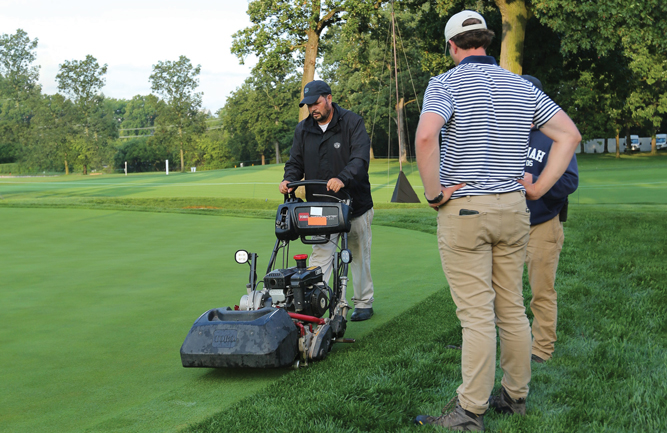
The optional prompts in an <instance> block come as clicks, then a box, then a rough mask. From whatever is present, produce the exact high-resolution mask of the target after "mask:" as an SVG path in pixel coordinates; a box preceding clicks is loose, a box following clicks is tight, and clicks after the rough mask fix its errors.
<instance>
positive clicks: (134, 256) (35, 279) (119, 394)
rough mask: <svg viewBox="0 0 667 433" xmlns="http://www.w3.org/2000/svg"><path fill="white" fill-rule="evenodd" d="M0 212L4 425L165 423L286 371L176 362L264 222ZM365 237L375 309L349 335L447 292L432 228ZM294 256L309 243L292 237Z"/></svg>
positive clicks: (235, 296)
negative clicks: (191, 365) (239, 254)
mask: <svg viewBox="0 0 667 433" xmlns="http://www.w3.org/2000/svg"><path fill="white" fill-rule="evenodd" d="M0 219H1V220H2V221H3V227H4V229H3V230H2V231H0V245H2V248H0V263H2V264H3V271H2V280H0V285H1V289H0V305H2V308H1V309H0V323H2V327H0V344H1V346H2V351H0V366H1V368H0V383H2V384H3V392H2V393H0V425H2V426H3V431H8V432H13V431H16V432H18V431H21V432H22V431H36V430H41V429H43V428H44V427H45V426H48V428H49V430H51V431H68V432H69V431H132V432H137V431H142V432H144V431H175V430H178V429H179V428H181V427H183V426H185V425H186V424H189V423H192V422H195V421H198V420H201V419H203V418H205V417H206V416H208V415H210V414H212V413H214V412H217V411H220V410H221V409H223V408H225V407H227V406H228V405H230V404H232V403H234V402H236V401H238V400H239V399H241V398H243V397H247V396H249V395H251V394H252V393H253V392H255V391H257V390H258V389H260V388H261V387H263V386H265V385H266V384H267V383H269V382H270V381H272V380H274V379H276V378H279V377H280V376H281V375H283V374H290V371H289V370H260V371H257V370H212V369H184V368H182V367H181V365H180V357H179V348H180V345H181V343H182V341H183V339H184V338H185V335H186V334H187V332H188V330H189V328H190V326H191V325H192V323H193V322H194V320H195V319H196V318H197V317H198V316H199V315H200V314H201V313H203V312H204V311H206V310H207V309H209V308H214V307H223V306H227V305H234V304H236V303H238V301H239V299H240V297H241V295H243V294H244V293H245V283H246V282H247V278H248V273H247V270H248V267H247V266H246V265H238V264H236V263H235V262H234V260H233V254H234V252H235V251H236V250H237V249H240V248H245V249H248V250H250V251H252V252H257V253H259V254H260V273H261V271H263V270H264V269H265V267H266V263H267V260H268V258H269V256H270V251H271V248H272V247H273V244H274V241H275V238H274V236H273V222H272V221H270V220H257V219H241V218H226V217H212V216H201V215H186V214H159V213H144V212H118V211H103V210H68V209H20V208H0ZM373 236H374V240H373V277H374V282H375V285H376V301H375V305H374V307H375V311H376V315H375V316H374V318H373V319H372V320H370V321H368V322H363V323H351V324H350V325H349V327H348V332H347V334H346V337H351V338H363V336H364V335H365V334H366V333H367V332H369V331H370V330H371V329H373V328H375V327H377V326H378V325H380V324H382V323H385V322H386V321H388V320H390V319H391V318H393V317H395V316H397V315H398V314H400V313H401V312H403V311H405V310H406V309H407V308H409V307H410V306H411V305H414V304H415V303H416V302H419V301H420V300H422V299H424V298H426V297H427V296H429V295H430V294H432V293H433V292H434V291H436V290H440V289H442V288H443V287H445V280H444V276H443V274H442V271H441V270H440V264H439V259H438V254H437V248H436V241H435V238H434V236H432V235H427V234H423V233H416V232H413V231H406V230H401V229H394V228H389V227H381V226H375V227H374V228H373ZM300 252H306V253H308V252H309V247H306V246H303V245H301V244H300V243H298V242H296V243H293V248H292V249H291V251H290V254H296V253H300ZM350 292H351V290H350ZM350 295H351V293H350ZM340 350H345V347H344V346H338V347H335V348H334V354H335V352H336V351H340ZM325 362H326V361H325Z"/></svg>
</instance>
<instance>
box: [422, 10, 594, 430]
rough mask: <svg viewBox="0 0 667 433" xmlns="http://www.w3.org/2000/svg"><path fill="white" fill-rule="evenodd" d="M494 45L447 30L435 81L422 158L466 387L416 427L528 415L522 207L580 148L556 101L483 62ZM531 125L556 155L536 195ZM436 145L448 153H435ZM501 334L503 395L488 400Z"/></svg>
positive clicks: (454, 27)
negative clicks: (527, 178) (443, 61)
mask: <svg viewBox="0 0 667 433" xmlns="http://www.w3.org/2000/svg"><path fill="white" fill-rule="evenodd" d="M493 36H494V33H493V32H492V31H490V30H488V29H487V28H486V22H485V21H484V18H483V17H482V16H481V15H480V14H478V13H477V12H473V11H463V12H460V13H458V14H456V15H454V16H453V17H452V18H451V19H450V20H449V21H448V22H447V25H446V27H445V37H446V39H447V44H448V50H449V54H450V55H451V56H452V59H453V60H454V64H455V65H457V66H456V67H455V68H453V69H451V70H449V71H448V72H446V73H444V74H442V75H439V76H437V77H433V78H431V81H430V82H429V85H428V88H427V89H426V93H425V95H424V108H423V110H422V114H421V117H420V119H419V126H418V127H417V136H416V140H415V143H416V153H417V164H418V167H419V173H420V175H421V178H422V183H423V184H424V195H425V196H426V199H427V200H428V202H429V205H430V206H431V207H432V208H434V209H435V210H436V211H438V246H439V250H440V257H441V260H442V267H443V270H444V272H445V275H446V277H447V281H448V283H449V287H450V292H451V294H452V298H453V300H454V302H455V303H456V306H457V309H456V314H457V316H458V318H459V320H460V321H461V327H462V328H463V346H462V355H461V370H462V376H463V383H462V384H461V386H459V387H458V389H457V396H456V397H455V398H454V399H452V400H453V402H452V403H454V402H455V404H453V405H452V406H453V410H452V411H451V412H449V413H447V414H445V415H443V416H438V417H431V416H426V415H420V416H418V417H417V418H416V419H415V423H417V424H419V425H421V424H435V425H440V426H444V427H448V428H450V429H453V430H470V431H481V430H484V420H483V415H484V412H486V410H487V408H488V407H489V405H491V406H492V407H493V408H494V409H495V410H497V411H499V412H503V413H519V414H521V415H524V414H525V411H526V406H525V398H526V396H527V395H528V383H529V382H530V357H531V334H530V327H529V323H528V319H527V317H526V312H525V308H524V305H523V295H522V281H521V280H522V275H523V264H524V261H525V257H526V244H527V242H528V233H529V230H530V213H529V211H528V208H527V206H526V198H528V199H529V200H535V199H537V198H539V197H541V196H542V195H543V194H544V193H545V192H546V191H548V190H549V189H550V188H551V186H552V185H553V184H554V183H555V182H556V180H558V178H559V177H560V176H561V175H562V174H563V172H564V171H565V169H566V168H567V166H568V163H569V162H570V159H571V158H572V155H573V154H574V151H575V148H576V146H577V144H578V143H579V141H580V140H581V136H580V135H579V131H578V130H577V128H576V126H575V125H574V123H572V121H571V120H570V118H569V117H568V116H567V114H565V113H564V112H563V111H562V110H561V109H560V107H559V106H558V105H556V104H555V103H554V102H553V101H552V100H551V99H549V97H548V96H546V95H545V94H544V93H543V92H541V91H539V90H538V89H537V88H535V87H534V86H533V85H531V84H530V83H528V82H527V81H526V80H524V79H523V78H521V77H520V76H518V75H515V74H513V73H510V72H508V71H506V70H504V69H502V68H500V67H499V66H498V65H497V64H496V62H495V60H494V59H493V58H492V57H489V56H487V55H486V48H487V47H488V46H489V44H490V43H491V40H492V38H493ZM531 123H534V124H535V125H536V126H537V127H539V128H540V129H541V131H542V132H543V133H544V134H546V135H547V136H548V137H549V138H551V139H552V140H553V141H554V143H553V145H552V150H551V153H550V155H549V160H548V163H547V166H546V167H545V169H544V171H543V172H542V175H541V176H540V177H539V179H538V180H537V182H536V183H534V184H529V183H526V182H524V181H523V179H522V178H523V174H524V168H525V163H526V152H527V149H528V138H529V135H530V128H531ZM438 135H441V136H442V144H441V145H439V144H438ZM496 325H497V326H498V328H499V332H500V351H501V353H500V365H501V368H502V370H503V373H504V374H503V378H502V381H501V384H502V389H501V392H500V395H499V396H497V397H492V398H489V396H490V394H491V391H492V390H493V385H494V379H495V377H494V376H495V368H496V328H495V327H496Z"/></svg>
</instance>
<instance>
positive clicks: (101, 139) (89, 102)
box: [56, 54, 117, 175]
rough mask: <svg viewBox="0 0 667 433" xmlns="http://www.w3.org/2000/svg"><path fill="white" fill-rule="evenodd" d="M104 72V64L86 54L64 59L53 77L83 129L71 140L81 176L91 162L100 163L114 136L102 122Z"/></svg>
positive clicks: (103, 116)
mask: <svg viewBox="0 0 667 433" xmlns="http://www.w3.org/2000/svg"><path fill="white" fill-rule="evenodd" d="M106 73H107V65H106V64H105V65H102V66H100V65H99V63H97V59H96V58H95V57H93V56H91V55H90V54H89V55H87V56H86V58H85V59H84V60H71V61H70V60H66V61H65V62H64V63H63V64H61V65H60V72H59V73H58V74H57V75H56V81H57V82H58V90H59V91H61V92H63V93H64V94H65V95H66V96H68V97H69V98H70V99H71V100H72V102H73V103H74V106H75V108H76V112H77V115H78V116H77V117H78V118H77V121H78V122H80V125H81V126H82V127H83V134H77V136H76V137H75V138H74V139H73V140H72V148H73V149H74V150H75V151H76V152H77V160H78V162H79V163H80V164H81V165H82V166H83V174H84V175H85V174H88V166H89V165H90V164H91V163H96V162H99V160H100V157H101V155H102V152H103V150H104V147H105V146H106V143H107V139H108V137H109V135H113V133H114V132H113V131H114V130H113V128H108V127H107V122H105V121H104V120H105V117H106V114H105V113H103V111H102V107H103V101H104V96H103V95H100V94H99V91H100V90H101V89H102V87H104V84H105V78H104V75H106ZM106 120H109V119H106ZM116 130H117V127H116Z"/></svg>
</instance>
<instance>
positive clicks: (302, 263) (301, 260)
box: [294, 254, 308, 269]
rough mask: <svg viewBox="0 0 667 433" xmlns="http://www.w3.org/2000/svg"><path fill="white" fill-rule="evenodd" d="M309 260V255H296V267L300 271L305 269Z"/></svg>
mask: <svg viewBox="0 0 667 433" xmlns="http://www.w3.org/2000/svg"><path fill="white" fill-rule="evenodd" d="M307 259H308V254H297V255H295V256H294V260H296V267H297V268H299V269H305V268H306V260H307Z"/></svg>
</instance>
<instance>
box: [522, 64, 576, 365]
mask: <svg viewBox="0 0 667 433" xmlns="http://www.w3.org/2000/svg"><path fill="white" fill-rule="evenodd" d="M522 77H523V78H524V79H526V80H528V81H529V82H531V83H532V84H533V85H534V86H535V87H537V88H538V89H540V90H542V83H541V82H540V80H538V79H537V78H535V77H532V76H530V75H522ZM552 143H553V140H552V139H550V138H549V137H547V136H546V135H544V134H543V133H542V132H541V131H540V130H538V129H537V128H533V129H532V131H531V132H530V142H529V143H528V157H527V158H526V175H525V177H524V180H525V181H527V182H531V183H533V182H535V181H537V179H538V178H539V176H540V174H541V173H542V170H544V167H545V166H546V165H547V159H548V158H549V151H550V150H551V145H552ZM578 185H579V171H578V169H577V157H576V156H574V155H573V156H572V160H571V161H570V164H569V165H568V167H567V169H566V170H565V173H564V174H563V176H561V178H560V179H558V181H557V182H556V183H555V184H554V186H552V187H551V189H550V190H549V191H547V193H546V194H544V195H543V196H542V197H540V198H539V199H537V200H528V202H527V204H528V209H530V240H529V241H528V250H527V255H526V264H527V266H528V279H529V281H530V289H531V290H532V292H533V298H532V300H531V301H530V308H531V310H532V311H533V316H534V318H533V326H532V332H533V347H532V359H533V361H535V362H539V363H542V362H544V361H547V360H549V359H551V356H552V354H553V351H554V343H555V342H556V322H557V311H558V310H557V306H556V297H557V295H556V289H555V288H554V283H555V281H556V269H557V268H558V259H559V258H560V252H561V249H562V248H563V240H564V235H563V221H565V218H566V216H567V196H568V195H570V194H572V193H573V192H574V191H575V190H576V189H577V186H578Z"/></svg>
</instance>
